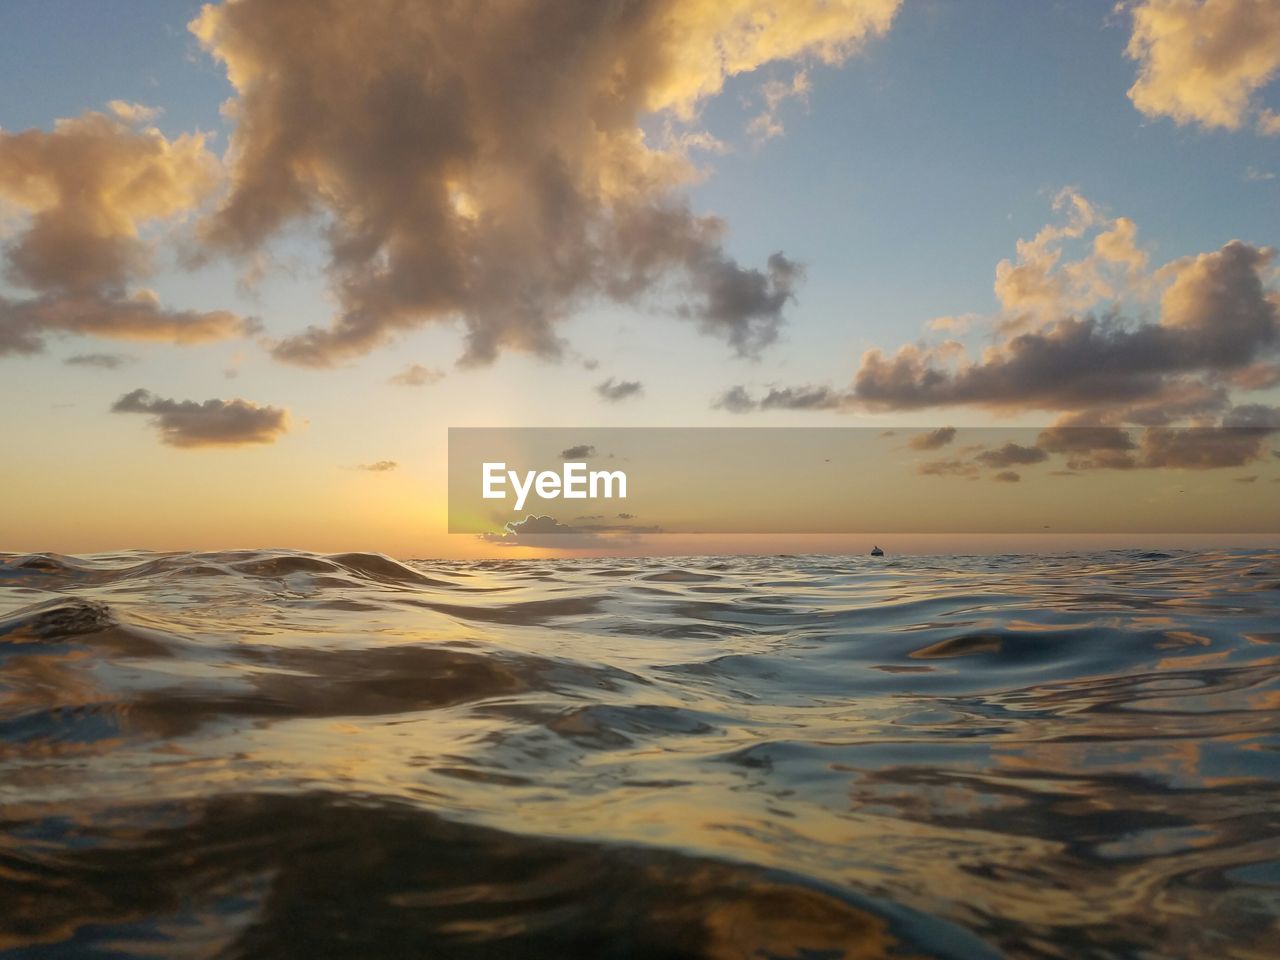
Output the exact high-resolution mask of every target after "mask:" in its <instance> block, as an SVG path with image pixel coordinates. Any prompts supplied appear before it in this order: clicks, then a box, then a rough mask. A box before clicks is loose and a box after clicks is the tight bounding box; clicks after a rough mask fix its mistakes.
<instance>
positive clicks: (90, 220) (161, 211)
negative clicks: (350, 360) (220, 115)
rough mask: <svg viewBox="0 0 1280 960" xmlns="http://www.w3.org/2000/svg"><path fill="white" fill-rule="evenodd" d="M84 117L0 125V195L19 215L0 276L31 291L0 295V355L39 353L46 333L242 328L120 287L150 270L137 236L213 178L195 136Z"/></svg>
mask: <svg viewBox="0 0 1280 960" xmlns="http://www.w3.org/2000/svg"><path fill="white" fill-rule="evenodd" d="M113 109H114V110H115V112H116V114H117V117H111V116H107V115H105V114H101V113H92V112H90V113H86V114H84V115H82V116H80V117H77V118H75V119H70V120H60V121H58V123H57V124H56V125H55V126H54V128H53V130H52V131H44V130H26V131H22V132H16V133H11V132H8V131H3V130H0V200H4V201H7V202H8V203H10V204H12V205H14V206H15V207H17V208H18V209H19V210H20V211H22V212H24V213H25V214H26V219H25V222H24V223H23V224H22V226H21V227H20V228H19V230H18V232H17V234H16V237H15V238H14V240H13V241H12V242H11V243H10V244H9V245H8V246H7V248H6V249H5V251H4V255H5V268H6V275H7V277H8V279H9V281H10V282H11V283H13V284H14V285H15V286H18V287H23V288H26V289H28V290H30V291H32V292H33V296H32V297H31V298H29V299H27V300H10V299H7V298H3V297H0V354H3V353H34V352H37V351H39V350H41V349H43V345H44V339H43V338H44V334H45V333H47V332H50V331H62V332H71V333H84V334H92V335H95V336H102V337H112V338H117V339H126V340H167V341H171V342H175V343H198V342H203V341H208V340H218V339H224V338H226V337H232V336H236V335H239V334H242V333H245V332H247V331H248V330H249V329H251V325H250V324H248V323H246V322H245V321H244V320H242V319H241V318H240V317H237V316H235V315H234V314H231V313H228V312H226V311H214V312H191V311H172V310H168V309H166V308H164V307H163V306H161V305H160V303H159V302H158V300H157V298H156V296H155V294H154V293H151V292H150V291H148V290H145V289H141V288H134V289H130V288H131V285H132V284H133V283H135V282H136V281H137V280H139V279H140V278H141V277H144V276H145V275H146V274H147V273H148V272H149V270H150V266H151V255H152V246H151V244H149V243H148V242H147V241H145V240H144V239H142V237H141V236H140V235H139V231H140V228H141V227H142V226H143V225H145V224H148V223H153V222H158V221H166V220H171V219H173V218H175V217H177V216H179V215H181V214H183V213H185V212H187V211H189V210H190V209H191V208H192V207H194V206H195V205H196V204H198V203H199V202H200V201H201V199H202V198H203V197H205V196H206V195H207V194H208V193H209V191H210V190H211V189H212V188H213V187H214V185H215V184H216V182H217V179H218V163H217V160H216V159H215V158H214V156H213V155H212V154H211V153H210V152H209V151H208V149H207V148H206V146H205V139H204V137H203V135H201V134H185V135H183V136H180V137H178V138H177V139H174V140H169V139H166V138H165V137H164V135H163V134H161V133H160V132H159V131H158V130H155V129H152V128H149V129H145V130H140V129H137V128H135V127H134V126H131V125H130V124H129V123H126V122H124V121H123V120H121V119H119V118H118V117H119V116H122V115H123V116H132V117H134V118H135V119H136V118H138V117H140V116H141V115H142V114H141V109H142V108H138V107H137V106H136V105H129V104H119V105H115V106H113Z"/></svg>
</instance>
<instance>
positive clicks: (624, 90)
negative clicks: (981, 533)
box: [0, 0, 1280, 556]
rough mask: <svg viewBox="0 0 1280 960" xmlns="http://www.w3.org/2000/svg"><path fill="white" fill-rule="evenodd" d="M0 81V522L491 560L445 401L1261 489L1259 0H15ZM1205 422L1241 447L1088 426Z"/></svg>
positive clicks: (92, 540) (1274, 182)
mask: <svg viewBox="0 0 1280 960" xmlns="http://www.w3.org/2000/svg"><path fill="white" fill-rule="evenodd" d="M0 91H3V93H0V242H2V243H3V252H2V254H0V259H3V273H2V274H0V400H2V401H3V403H4V408H5V410H6V411H7V413H6V416H5V417H4V419H3V424H4V426H3V437H4V438H5V440H6V441H7V443H6V446H7V448H8V449H9V450H10V451H11V458H10V463H9V464H8V466H7V468H6V470H5V471H4V496H3V499H2V501H0V503H2V507H0V549H5V550H31V551H34V550H56V551H60V552H66V553H72V552H86V551H97V550H107V549H115V548H128V547H146V548H153V549H206V548H228V547H249V546H255V547H258V546H281V547H284V546H288V547H296V548H300V549H314V550H325V551H328V550H342V549H365V550H379V551H383V552H386V553H389V554H392V555H396V556H460V555H461V556H469V555H513V552H512V548H511V547H509V546H505V545H502V544H495V543H493V542H490V541H481V540H478V539H477V538H476V537H474V536H471V535H464V534H456V535H449V534H447V533H446V526H447V524H446V514H447V508H446V503H445V496H446V485H447V470H446V452H447V450H446V442H447V430H448V428H449V427H461V426H527V427H546V426H559V427H572V426H582V427H605V426H620V427H621V426H626V427H637V426H646V427H660V426H722V427H730V426H874V427H877V428H879V429H889V428H893V427H930V428H934V427H942V426H950V425H957V426H982V425H1009V426H1045V427H1048V426H1051V425H1057V426H1063V425H1087V426H1091V427H1095V428H1100V429H1099V431H1098V432H1096V433H1094V434H1090V436H1093V437H1095V438H1098V439H1097V440H1096V446H1094V447H1088V446H1086V447H1082V448H1081V449H1079V450H1073V451H1072V452H1073V453H1074V454H1078V455H1079V456H1078V457H1077V467H1078V469H1079V470H1080V471H1082V472H1083V471H1100V472H1102V473H1103V474H1106V472H1107V471H1111V473H1110V474H1106V475H1115V476H1117V477H1118V476H1119V475H1120V474H1121V473H1123V474H1125V475H1126V479H1125V481H1124V482H1125V484H1126V485H1127V487H1131V486H1132V485H1133V484H1134V482H1135V481H1134V479H1133V478H1134V477H1135V476H1142V477H1147V476H1149V477H1151V483H1152V484H1153V485H1155V484H1157V482H1163V481H1162V480H1160V479H1159V478H1158V477H1157V474H1163V473H1164V472H1166V471H1173V472H1176V473H1177V474H1178V475H1196V476H1207V475H1208V474H1210V473H1212V474H1213V476H1214V477H1215V481H1214V482H1215V483H1217V484H1219V485H1221V486H1222V488H1223V489H1232V487H1231V485H1232V484H1235V483H1236V481H1239V485H1238V486H1236V487H1234V489H1237V490H1239V491H1241V493H1240V496H1242V497H1243V496H1250V497H1252V496H1257V497H1258V498H1259V502H1260V503H1267V504H1270V505H1271V507H1269V508H1268V509H1271V508H1273V507H1274V504H1275V502H1276V496H1275V493H1276V491H1277V489H1280V487H1277V486H1276V485H1275V484H1276V483H1277V481H1278V480H1280V469H1278V468H1280V453H1276V452H1275V451H1276V449H1277V448H1280V432H1277V433H1271V432H1269V431H1270V429H1271V428H1280V408H1278V407H1277V404H1280V258H1277V257H1276V255H1275V253H1274V251H1273V250H1272V247H1271V245H1272V244H1275V243H1277V242H1280V236H1277V224H1280V5H1277V4H1276V3H1274V2H1272V0H1202V2H1201V0H1135V2H1130V3H1120V4H1118V5H1117V4H1115V3H1113V2H1089V0H1070V2H1068V0H1062V2H1043V3H1039V2H1037V3H1010V2H997V0H991V2H982V0H979V2H960V0H952V2H947V0H826V2H823V0H795V2H790V3H788V2H784V0H685V2H677V0H616V2H601V0H555V2H549V0H548V2H533V0H501V2H476V3H470V2H468V3H457V4H455V3H447V2H441V3H421V2H410V0H367V2H362V3H359V4H353V3H346V2H339V0H238V2H234V0H228V2H225V3H219V4H209V5H205V6H202V5H201V4H199V3H183V2H174V0H163V2H161V0H134V2H130V3H128V4H102V3H84V2H82V0H42V2H38V3H37V2H25V0H17V2H10V3H5V4H3V5H2V6H0ZM1187 425H1195V426H1200V427H1203V426H1219V425H1224V426H1233V427H1250V428H1256V430H1257V433H1256V437H1257V442H1256V443H1252V444H1245V445H1243V446H1237V447H1232V448H1231V449H1225V448H1223V447H1221V446H1219V447H1217V448H1215V449H1214V450H1212V451H1207V452H1206V451H1204V450H1200V449H1197V450H1190V449H1189V448H1188V444H1186V443H1183V442H1181V441H1179V443H1178V444H1171V443H1170V441H1169V437H1170V436H1172V435H1171V434H1159V433H1158V432H1157V436H1164V437H1165V440H1164V441H1157V442H1158V443H1163V444H1164V445H1163V446H1161V447H1159V449H1156V448H1155V447H1147V446H1145V445H1144V444H1145V442H1146V441H1145V438H1140V437H1139V434H1138V433H1136V432H1135V433H1134V434H1133V440H1134V446H1133V448H1132V449H1129V448H1123V447H1121V446H1119V445H1118V444H1117V442H1116V440H1115V437H1116V435H1117V434H1116V432H1115V431H1116V430H1117V428H1119V429H1128V428H1135V427H1157V428H1168V427H1179V426H1187ZM1101 428H1107V429H1110V430H1111V431H1112V432H1110V433H1108V432H1106V430H1105V429H1101ZM1148 435H1149V434H1148ZM1076 436H1083V434H1077V435H1076ZM1048 442H1049V441H1046V443H1048ZM1117 450H1119V451H1121V452H1122V453H1123V455H1124V456H1127V457H1128V459H1127V460H1126V461H1124V462H1121V460H1122V457H1121V454H1117V452H1116V451H1117ZM1056 452H1059V453H1060V452H1061V450H1059V451H1056ZM979 453H981V451H979ZM954 456H955V454H954V451H947V452H944V453H939V454H938V457H939V458H945V457H953V458H954ZM981 464H982V461H977V466H981ZM976 469H977V467H975V466H974V461H973V458H972V457H971V458H970V463H969V465H963V464H962V465H961V466H960V467H957V469H956V470H955V471H952V472H951V474H950V475H948V474H947V472H946V471H945V470H941V469H940V470H937V471H935V473H933V474H928V473H927V472H922V474H921V476H922V477H928V479H929V480H930V481H931V482H934V483H936V484H937V491H938V496H939V497H947V496H957V497H963V496H964V489H965V480H966V479H967V477H964V476H961V474H963V473H964V472H965V471H966V470H968V471H969V472H970V473H971V474H972V473H973V472H974V470H976ZM926 470H927V468H926ZM998 472H1000V471H997V470H989V471H986V472H981V473H980V474H979V475H978V476H977V477H976V482H979V483H982V484H986V483H988V482H990V481H991V480H992V479H993V478H994V477H995V474H996V473H998ZM1024 474H1025V475H1023V476H1021V477H1020V478H1019V480H1020V482H1022V483H1027V482H1031V481H1032V480H1033V479H1034V471H1024ZM1248 477H1252V478H1254V479H1252V480H1249V479H1245V478H1248ZM1117 482H1118V481H1117ZM915 486H917V487H918V486H919V484H916V485H915ZM851 543H852V544H853V545H855V546H857V545H860V543H861V541H860V540H856V539H855V540H854V541H851ZM662 544H663V542H662V541H661V540H660V539H659V540H656V541H654V544H653V545H652V546H650V547H647V548H646V549H650V550H652V551H653V552H659V553H660V552H665V551H666V549H670V548H671V544H670V543H668V544H667V546H666V547H664V546H663V545H662ZM700 544H701V545H700V546H699V543H695V542H693V541H682V542H681V543H680V545H679V547H678V548H679V549H681V550H687V549H699V550H700V552H715V551H716V550H718V549H737V548H739V547H741V548H742V549H804V548H805V547H806V545H811V546H815V547H818V548H836V547H838V546H839V544H838V543H837V542H836V541H834V540H830V539H828V540H824V541H822V542H821V543H814V542H812V541H804V540H803V539H802V538H796V539H793V540H786V539H785V538H782V539H775V540H771V541H767V542H766V541H763V540H760V539H755V540H751V541H750V542H748V541H738V542H736V544H735V542H731V541H729V540H723V539H721V540H717V539H715V538H708V539H706V540H704V541H701V542H700Z"/></svg>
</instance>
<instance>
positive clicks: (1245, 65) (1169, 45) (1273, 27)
mask: <svg viewBox="0 0 1280 960" xmlns="http://www.w3.org/2000/svg"><path fill="white" fill-rule="evenodd" d="M1130 10H1131V11H1132V15H1133V33H1132V35H1131V36H1130V39H1129V45H1128V47H1127V49H1126V52H1127V53H1128V55H1129V56H1130V57H1131V58H1132V59H1133V60H1135V61H1137V63H1138V77H1137V80H1136V81H1135V82H1134V84H1133V86H1132V87H1130V88H1129V99H1130V100H1132V101H1133V105H1134V106H1135V107H1137V108H1138V109H1139V110H1140V111H1142V112H1143V113H1144V114H1146V115H1147V116H1149V117H1169V118H1171V119H1173V120H1174V121H1175V122H1176V123H1179V124H1197V125H1199V126H1201V127H1204V128H1206V129H1226V130H1238V129H1239V128H1240V127H1241V126H1243V125H1244V124H1246V123H1247V122H1250V121H1252V122H1253V123H1254V124H1255V126H1256V128H1257V130H1258V132H1259V133H1263V134H1277V133H1280V118H1277V116H1276V114H1275V113H1273V112H1272V111H1269V110H1267V109H1266V108H1265V107H1263V106H1262V104H1261V102H1260V100H1259V98H1258V96H1257V94H1258V92H1259V91H1260V90H1261V89H1262V88H1263V87H1265V86H1266V85H1267V84H1269V83H1270V82H1271V80H1272V79H1274V77H1275V76H1276V74H1277V71H1280V6H1277V5H1276V4H1275V3H1274V2H1272V0H1203V2H1192V0H1138V2H1136V3H1133V4H1132V5H1131V6H1130Z"/></svg>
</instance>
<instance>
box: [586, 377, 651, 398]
mask: <svg viewBox="0 0 1280 960" xmlns="http://www.w3.org/2000/svg"><path fill="white" fill-rule="evenodd" d="M595 389H596V393H597V394H599V395H600V397H601V398H603V399H604V400H607V401H608V402H609V403H618V402H620V401H622V400H626V399H627V398H628V397H636V396H639V395H640V394H641V393H643V392H644V385H643V384H642V383H640V381H639V380H615V379H614V378H613V377H610V378H609V379H608V380H605V381H604V382H603V383H598V384H596V388H595Z"/></svg>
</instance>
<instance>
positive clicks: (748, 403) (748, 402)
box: [711, 385, 759, 413]
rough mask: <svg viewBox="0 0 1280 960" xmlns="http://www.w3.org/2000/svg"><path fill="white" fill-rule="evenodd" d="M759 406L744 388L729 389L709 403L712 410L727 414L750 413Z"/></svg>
mask: <svg viewBox="0 0 1280 960" xmlns="http://www.w3.org/2000/svg"><path fill="white" fill-rule="evenodd" d="M758 406H759V404H758V403H756V401H755V400H754V399H752V397H751V394H749V393H747V388H746V387H744V386H741V385H739V386H736V387H730V388H729V389H728V390H726V391H725V392H724V393H722V394H720V396H718V397H716V399H715V400H713V401H712V402H711V408H712V409H713V410H727V411H728V412H729V413H750V412H751V411H752V410H755V409H756V408H757V407H758Z"/></svg>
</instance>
